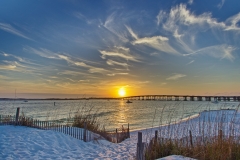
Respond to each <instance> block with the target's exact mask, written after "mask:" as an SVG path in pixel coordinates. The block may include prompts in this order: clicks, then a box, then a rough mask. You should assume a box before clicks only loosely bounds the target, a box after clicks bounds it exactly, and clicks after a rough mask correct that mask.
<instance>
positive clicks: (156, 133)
mask: <svg viewBox="0 0 240 160" xmlns="http://www.w3.org/2000/svg"><path fill="white" fill-rule="evenodd" d="M154 138H155V142H157V139H158V130H155V137H154Z"/></svg>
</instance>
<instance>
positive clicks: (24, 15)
mask: <svg viewBox="0 0 240 160" xmlns="http://www.w3.org/2000/svg"><path fill="white" fill-rule="evenodd" d="M239 34H240V1H237V0H214V1H207V0H201V1H196V0H185V1H178V0H174V1H171V0H158V1H146V0H139V1H137V0H131V1H128V0H122V1H116V0H106V1H101V0H99V1H95V0H85V1H83V0H82V1H75V0H59V1H48V0H41V1H40V0H36V1H32V0H24V1H18V0H2V1H0V85H1V88H0V96H1V97H13V95H14V92H15V90H16V92H17V95H18V97H29V98H32V97H40V98H45V97H79V96H107V97H115V96H118V95H117V91H118V90H119V89H120V88H124V89H125V90H126V93H127V94H126V95H143V94H187V95H240V91H239V88H240V71H239V69H240V63H239V59H240V57H239V51H240V49H239V44H240V35H239ZM70 95H71V96H70Z"/></svg>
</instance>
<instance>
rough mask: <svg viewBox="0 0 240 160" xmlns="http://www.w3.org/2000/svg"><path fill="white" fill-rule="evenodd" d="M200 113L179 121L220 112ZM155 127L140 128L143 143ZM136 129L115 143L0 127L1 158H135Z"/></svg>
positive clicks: (172, 157) (54, 132)
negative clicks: (120, 141)
mask: <svg viewBox="0 0 240 160" xmlns="http://www.w3.org/2000/svg"><path fill="white" fill-rule="evenodd" d="M203 113H205V114H201V115H200V116H198V117H194V118H192V119H189V120H187V121H186V120H185V121H184V122H182V123H183V124H184V123H185V124H186V122H187V123H189V122H191V121H192V122H193V123H194V122H199V121H201V120H203V121H204V119H203V117H204V116H205V115H206V113H207V114H209V113H212V114H213V115H214V114H219V113H218V112H216V111H210V112H203ZM229 113H230V114H231V113H233V111H232V110H229V111H228V110H224V114H227V115H229ZM236 113H237V115H235V117H236V118H239V116H240V114H239V112H236ZM226 119H227V118H226ZM226 123H228V122H226ZM172 126H174V125H172ZM165 127H166V126H165ZM156 129H159V128H150V129H144V130H140V131H141V132H143V141H144V142H146V141H148V140H149V139H150V138H151V137H153V136H154V131H155V130H156ZM138 132H139V131H133V132H131V133H130V137H131V138H129V139H126V140H125V141H123V142H122V143H119V144H116V143H110V142H108V141H106V140H95V141H91V142H83V141H81V140H77V139H75V138H73V137H70V136H68V135H65V134H63V133H59V132H56V131H51V130H39V129H35V128H28V127H22V126H0V151H1V152H0V159H134V158H135V156H136V146H137V134H138ZM224 132H226V131H224ZM236 132H237V133H238V132H239V131H238V130H237V131H236ZM170 159H178V160H179V159H187V158H184V157H180V156H170V157H166V158H165V160H170Z"/></svg>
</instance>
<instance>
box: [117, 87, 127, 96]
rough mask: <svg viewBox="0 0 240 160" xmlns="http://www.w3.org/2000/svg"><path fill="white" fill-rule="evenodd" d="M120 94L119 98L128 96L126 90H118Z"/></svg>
mask: <svg viewBox="0 0 240 160" xmlns="http://www.w3.org/2000/svg"><path fill="white" fill-rule="evenodd" d="M118 94H119V96H121V97H123V96H125V95H126V91H125V89H124V88H120V89H119V90H118Z"/></svg>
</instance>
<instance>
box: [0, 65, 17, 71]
mask: <svg viewBox="0 0 240 160" xmlns="http://www.w3.org/2000/svg"><path fill="white" fill-rule="evenodd" d="M16 68H17V66H16V65H11V64H10V65H0V70H15V69H16Z"/></svg>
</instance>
